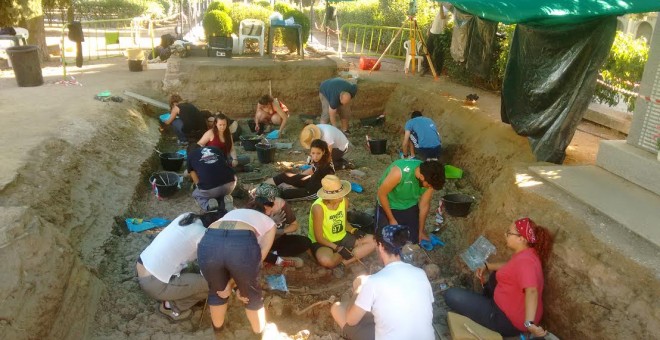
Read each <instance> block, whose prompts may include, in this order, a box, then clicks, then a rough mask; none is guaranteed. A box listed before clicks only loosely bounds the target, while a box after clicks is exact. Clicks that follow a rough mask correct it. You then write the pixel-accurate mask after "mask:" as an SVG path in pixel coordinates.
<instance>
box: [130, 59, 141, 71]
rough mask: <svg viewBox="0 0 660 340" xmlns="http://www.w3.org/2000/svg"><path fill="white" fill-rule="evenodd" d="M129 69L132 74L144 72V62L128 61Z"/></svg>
mask: <svg viewBox="0 0 660 340" xmlns="http://www.w3.org/2000/svg"><path fill="white" fill-rule="evenodd" d="M128 69H129V70H130V71H131V72H142V60H130V59H129V60H128Z"/></svg>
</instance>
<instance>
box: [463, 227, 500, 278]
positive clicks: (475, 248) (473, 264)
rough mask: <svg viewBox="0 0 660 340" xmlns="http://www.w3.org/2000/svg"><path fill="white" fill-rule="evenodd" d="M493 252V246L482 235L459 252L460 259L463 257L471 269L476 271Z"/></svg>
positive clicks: (494, 250)
mask: <svg viewBox="0 0 660 340" xmlns="http://www.w3.org/2000/svg"><path fill="white" fill-rule="evenodd" d="M495 252H496V249H495V246H494V245H493V244H492V243H490V241H488V239H486V238H485V237H484V236H483V235H482V236H479V238H478V239H477V240H476V241H474V243H472V245H471V246H469V247H468V249H466V250H465V251H464V252H462V253H461V259H463V261H464V262H465V264H467V266H468V267H469V268H470V270H471V271H476V270H477V268H479V267H481V266H483V265H484V262H486V260H487V259H488V257H489V256H490V255H492V254H495Z"/></svg>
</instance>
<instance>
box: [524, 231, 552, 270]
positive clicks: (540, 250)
mask: <svg viewBox="0 0 660 340" xmlns="http://www.w3.org/2000/svg"><path fill="white" fill-rule="evenodd" d="M534 234H535V235H536V242H535V243H533V244H530V245H529V246H530V247H532V248H534V250H535V251H536V254H537V255H538V256H539V258H540V259H541V264H542V265H543V267H544V268H545V265H546V263H547V262H548V257H549V256H550V252H551V251H552V235H551V234H550V231H548V229H546V228H544V227H541V226H539V225H535V226H534Z"/></svg>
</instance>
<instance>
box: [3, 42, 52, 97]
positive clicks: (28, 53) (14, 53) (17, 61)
mask: <svg viewBox="0 0 660 340" xmlns="http://www.w3.org/2000/svg"><path fill="white" fill-rule="evenodd" d="M7 55H8V56H9V59H10V60H11V64H12V68H13V69H14V75H16V83H17V84H18V86H19V87H30V86H39V85H42V84H43V83H44V77H43V75H42V73H41V59H40V58H39V49H38V48H37V46H33V45H24V46H13V47H8V48H7Z"/></svg>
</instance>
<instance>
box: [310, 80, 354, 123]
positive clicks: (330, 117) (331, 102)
mask: <svg viewBox="0 0 660 340" xmlns="http://www.w3.org/2000/svg"><path fill="white" fill-rule="evenodd" d="M356 94H357V85H356V84H351V83H350V82H348V81H346V80H344V79H342V78H332V79H328V80H326V81H324V82H322V83H321V88H320V89H319V98H320V99H321V109H322V112H321V124H328V122H330V124H331V125H333V126H337V123H336V121H337V116H339V118H340V119H341V130H342V132H344V133H345V134H346V133H348V119H349V118H350V116H351V106H350V104H351V99H353V98H355V95H356Z"/></svg>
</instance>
